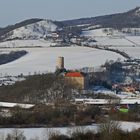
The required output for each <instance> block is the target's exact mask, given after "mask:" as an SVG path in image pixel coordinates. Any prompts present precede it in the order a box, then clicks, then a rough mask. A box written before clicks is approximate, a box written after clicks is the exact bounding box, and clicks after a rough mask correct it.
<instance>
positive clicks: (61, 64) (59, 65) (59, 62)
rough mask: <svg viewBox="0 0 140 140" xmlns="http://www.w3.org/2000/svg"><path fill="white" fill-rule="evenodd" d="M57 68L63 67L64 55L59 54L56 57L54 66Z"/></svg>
mask: <svg viewBox="0 0 140 140" xmlns="http://www.w3.org/2000/svg"><path fill="white" fill-rule="evenodd" d="M56 68H57V69H64V57H62V56H59V57H58V58H57V66H56Z"/></svg>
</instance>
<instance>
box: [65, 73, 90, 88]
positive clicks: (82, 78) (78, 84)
mask: <svg viewBox="0 0 140 140" xmlns="http://www.w3.org/2000/svg"><path fill="white" fill-rule="evenodd" d="M65 81H66V83H68V84H70V85H72V86H74V87H75V88H77V89H87V87H88V77H87V75H86V74H84V73H82V72H68V73H66V74H65Z"/></svg>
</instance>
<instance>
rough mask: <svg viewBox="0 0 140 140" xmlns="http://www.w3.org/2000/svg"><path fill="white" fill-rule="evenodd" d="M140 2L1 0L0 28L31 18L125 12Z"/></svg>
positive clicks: (62, 17)
mask: <svg viewBox="0 0 140 140" xmlns="http://www.w3.org/2000/svg"><path fill="white" fill-rule="evenodd" d="M137 6H140V0H0V26H1V27H3V26H7V25H10V24H15V23H16V22H19V21H22V20H25V19H29V18H45V19H52V20H66V19H75V18H83V17H93V16H98V15H105V14H112V13H116V12H117V13H118V12H125V11H128V10H129V9H133V8H135V7H137Z"/></svg>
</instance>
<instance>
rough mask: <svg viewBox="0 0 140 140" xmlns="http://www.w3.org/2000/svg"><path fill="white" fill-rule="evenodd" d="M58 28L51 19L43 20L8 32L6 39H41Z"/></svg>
mask: <svg viewBox="0 0 140 140" xmlns="http://www.w3.org/2000/svg"><path fill="white" fill-rule="evenodd" d="M56 28H57V25H55V24H54V23H53V22H52V21H50V20H42V21H39V22H35V23H32V24H29V25H26V26H22V27H20V28H17V29H14V30H12V31H10V32H8V33H7V34H6V35H4V36H5V37H6V39H17V38H18V39H39V38H43V37H45V36H47V35H48V34H50V33H51V32H54V31H55V30H56Z"/></svg>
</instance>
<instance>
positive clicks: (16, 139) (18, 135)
mask: <svg viewBox="0 0 140 140" xmlns="http://www.w3.org/2000/svg"><path fill="white" fill-rule="evenodd" d="M23 133H24V132H23V131H21V130H18V129H14V130H12V132H11V133H9V134H7V137H6V140H26V137H25V136H24V134H23Z"/></svg>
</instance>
